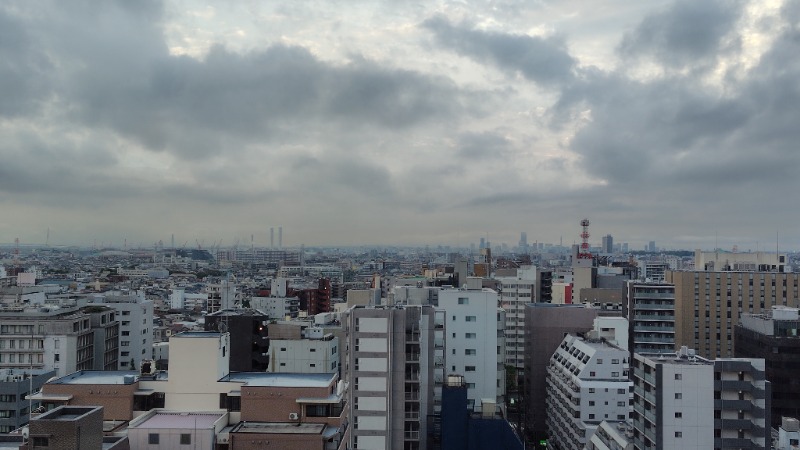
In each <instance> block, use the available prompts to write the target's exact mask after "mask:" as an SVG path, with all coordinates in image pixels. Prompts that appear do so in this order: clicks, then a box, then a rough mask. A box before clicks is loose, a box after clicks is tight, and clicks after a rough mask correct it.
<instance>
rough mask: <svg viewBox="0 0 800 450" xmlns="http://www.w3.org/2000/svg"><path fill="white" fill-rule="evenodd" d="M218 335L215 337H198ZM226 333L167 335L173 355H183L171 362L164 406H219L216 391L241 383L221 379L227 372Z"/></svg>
mask: <svg viewBox="0 0 800 450" xmlns="http://www.w3.org/2000/svg"><path fill="white" fill-rule="evenodd" d="M202 335H206V336H217V339H208V338H204V337H201V336H202ZM229 336H230V335H229V334H228V333H222V334H219V333H203V332H194V333H191V332H190V333H180V334H176V335H174V336H172V339H170V341H169V344H170V351H171V353H172V355H173V360H174V359H175V355H182V357H181V358H180V361H179V363H178V361H173V364H170V375H169V378H168V380H167V383H166V384H167V387H166V392H167V393H168V394H167V396H166V403H165V407H166V409H172V410H187V411H210V410H215V409H218V408H219V394H220V393H227V392H229V391H231V390H233V389H237V390H238V387H239V386H241V385H240V384H239V383H221V382H218V381H217V380H220V379H221V378H223V377H224V376H225V375H227V374H228V366H229V359H230V337H229Z"/></svg>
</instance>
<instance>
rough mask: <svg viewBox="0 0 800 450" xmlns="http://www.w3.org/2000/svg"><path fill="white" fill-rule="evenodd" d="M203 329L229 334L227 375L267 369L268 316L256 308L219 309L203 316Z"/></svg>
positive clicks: (268, 345) (268, 343)
mask: <svg viewBox="0 0 800 450" xmlns="http://www.w3.org/2000/svg"><path fill="white" fill-rule="evenodd" d="M205 319H206V322H205V325H204V327H205V330H206V331H218V332H228V333H230V335H231V356H230V371H231V372H266V371H267V369H268V368H269V347H270V340H269V331H268V327H267V324H268V321H269V316H267V315H266V314H265V313H263V312H261V311H259V310H257V309H223V310H220V311H217V312H215V313H211V314H207V315H206V316H205Z"/></svg>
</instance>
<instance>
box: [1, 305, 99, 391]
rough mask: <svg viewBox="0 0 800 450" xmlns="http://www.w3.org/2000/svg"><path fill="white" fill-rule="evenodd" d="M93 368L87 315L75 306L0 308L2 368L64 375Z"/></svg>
mask: <svg viewBox="0 0 800 450" xmlns="http://www.w3.org/2000/svg"><path fill="white" fill-rule="evenodd" d="M93 367H94V333H93V331H92V327H91V320H90V316H89V315H88V314H86V313H83V312H81V311H80V310H78V308H75V307H72V308H56V309H53V308H49V307H41V308H36V307H21V306H19V307H17V306H14V307H6V308H3V309H0V369H45V370H55V372H56V375H57V376H63V375H66V374H68V373H71V372H74V371H76V370H89V369H92V368H93Z"/></svg>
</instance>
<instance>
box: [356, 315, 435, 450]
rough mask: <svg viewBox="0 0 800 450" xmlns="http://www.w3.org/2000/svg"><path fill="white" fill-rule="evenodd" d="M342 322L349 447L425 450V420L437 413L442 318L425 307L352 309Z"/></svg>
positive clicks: (427, 426) (427, 430) (426, 439)
mask: <svg viewBox="0 0 800 450" xmlns="http://www.w3.org/2000/svg"><path fill="white" fill-rule="evenodd" d="M342 322H343V323H344V324H345V327H346V332H347V349H348V350H347V354H346V357H345V358H343V373H344V379H345V380H346V382H347V383H348V384H349V385H350V389H349V391H348V396H347V403H348V405H349V407H350V420H351V422H352V423H353V431H352V434H351V442H350V443H349V445H350V447H351V448H353V449H359V448H367V449H406V450H415V449H425V448H428V441H429V434H432V432H433V429H432V428H429V417H433V416H434V415H435V414H437V413H438V412H439V410H440V408H441V405H440V401H441V386H442V383H443V382H444V370H445V367H444V362H445V355H444V348H445V332H446V330H445V317H444V313H443V312H440V311H436V310H434V308H433V307H431V306H404V307H393V308H387V307H382V308H365V307H354V308H351V309H350V310H348V311H347V312H346V313H345V314H344V317H343V319H342Z"/></svg>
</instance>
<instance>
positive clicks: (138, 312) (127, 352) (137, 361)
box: [90, 293, 153, 370]
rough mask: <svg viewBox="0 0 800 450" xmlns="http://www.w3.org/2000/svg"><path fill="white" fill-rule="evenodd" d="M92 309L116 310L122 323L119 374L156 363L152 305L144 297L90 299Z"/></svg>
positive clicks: (100, 297) (120, 329) (126, 296)
mask: <svg viewBox="0 0 800 450" xmlns="http://www.w3.org/2000/svg"><path fill="white" fill-rule="evenodd" d="M90 302H91V303H92V304H93V305H100V306H107V307H109V308H112V309H114V310H115V311H116V312H117V314H116V319H117V320H119V358H118V359H119V370H136V369H137V368H139V367H141V365H142V361H145V360H148V361H149V360H152V359H153V301H152V300H147V299H146V298H145V297H144V295H143V294H142V293H138V294H136V295H107V296H96V297H92V298H91V299H90Z"/></svg>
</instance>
